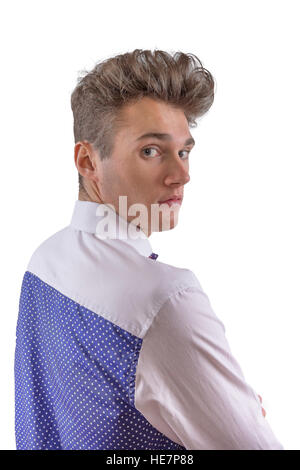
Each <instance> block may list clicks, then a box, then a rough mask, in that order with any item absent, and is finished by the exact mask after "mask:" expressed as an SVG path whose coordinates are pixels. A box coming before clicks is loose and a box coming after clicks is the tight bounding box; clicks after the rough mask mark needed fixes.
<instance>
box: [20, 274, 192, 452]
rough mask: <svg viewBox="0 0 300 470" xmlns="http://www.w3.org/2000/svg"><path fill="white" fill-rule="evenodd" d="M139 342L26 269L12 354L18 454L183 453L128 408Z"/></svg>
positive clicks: (131, 396)
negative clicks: (81, 451) (68, 451)
mask: <svg viewBox="0 0 300 470" xmlns="http://www.w3.org/2000/svg"><path fill="white" fill-rule="evenodd" d="M142 341H143V340H142V339H141V338H138V337H136V336H134V335H132V334H131V333H129V332H127V331H125V330H124V329H122V328H120V327H118V326H117V325H116V324H114V323H112V322H110V321H108V320H106V319H105V318H103V317H101V316H99V315H97V314H95V313H94V312H92V311H91V310H89V309H87V308H85V307H83V306H81V305H79V304H78V303H76V302H74V301H73V300H71V299H69V298H68V297H66V296H64V295H62V294H61V293H60V292H59V291H58V290H56V289H54V288H53V287H51V286H49V285H48V284H46V283H45V282H43V281H42V280H41V279H40V278H38V277H37V276H36V275H34V274H33V273H31V272H29V271H26V273H25V274H24V278H23V282H22V289H21V296H20V303H19V316H18V323H17V337H16V350H15V407H16V408H15V432H16V444H17V449H36V450H39V449H46V450H51V449H74V450H75V449H78V450H79V449H84V450H90V449H94V450H96V449H101V450H110V449H127V450H140V449H145V450H146V449H147V450H152V449H153V450H168V449H170V450H172V449H173V450H177V449H178V450H180V449H184V447H182V446H180V445H178V444H177V443H175V442H173V441H172V440H170V439H169V438H167V437H166V436H165V435H164V434H162V433H160V432H159V431H158V430H157V429H155V428H154V427H153V426H152V425H151V424H150V423H149V421H147V420H146V419H145V417H144V416H143V415H142V414H141V413H140V412H139V411H138V410H137V409H136V408H135V406H134V393H135V373H136V367H137V362H138V358H139V353H140V350H141V346H142Z"/></svg>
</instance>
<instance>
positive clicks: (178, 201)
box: [158, 197, 182, 206]
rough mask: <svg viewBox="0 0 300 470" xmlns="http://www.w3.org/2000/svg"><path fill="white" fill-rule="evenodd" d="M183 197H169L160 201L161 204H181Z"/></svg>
mask: <svg viewBox="0 0 300 470" xmlns="http://www.w3.org/2000/svg"><path fill="white" fill-rule="evenodd" d="M181 202H182V198H181V197H175V198H171V199H167V200H166V201H159V202H158V203H159V205H161V204H168V206H171V205H172V204H181Z"/></svg>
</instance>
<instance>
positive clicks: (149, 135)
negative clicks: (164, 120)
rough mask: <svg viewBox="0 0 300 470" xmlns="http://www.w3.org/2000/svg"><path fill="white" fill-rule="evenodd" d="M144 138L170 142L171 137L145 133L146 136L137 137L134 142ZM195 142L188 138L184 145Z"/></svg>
mask: <svg viewBox="0 0 300 470" xmlns="http://www.w3.org/2000/svg"><path fill="white" fill-rule="evenodd" d="M146 137H152V138H155V139H160V140H172V136H171V135H170V134H162V133H160V132H147V134H143V135H141V136H140V137H138V138H137V139H136V140H142V139H145V138H146ZM195 143H196V142H195V140H194V139H193V137H189V138H188V139H187V140H186V141H185V142H184V145H190V144H194V145H195Z"/></svg>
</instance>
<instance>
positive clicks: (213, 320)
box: [135, 287, 284, 450]
mask: <svg viewBox="0 0 300 470" xmlns="http://www.w3.org/2000/svg"><path fill="white" fill-rule="evenodd" d="M135 383H136V388H135V406H136V408H137V409H138V410H139V411H140V412H141V413H142V414H143V415H144V416H145V417H146V418H147V419H148V421H149V422H150V423H151V424H152V425H153V426H154V427H156V428H157V429H158V430H159V431H160V432H162V433H164V434H165V435H167V436H168V437H169V438H170V439H172V440H173V441H174V442H177V443H178V444H180V445H182V446H184V447H185V448H186V449H190V450H193V449H197V450H270V449H272V450H284V448H283V446H282V445H281V443H280V442H279V441H278V440H277V438H276V436H275V435H274V433H273V431H272V429H271V428H270V425H269V424H268V421H267V419H266V418H265V417H264V416H263V414H262V407H261V403H260V401H259V398H258V395H257V393H256V392H255V391H254V390H253V389H252V388H251V387H250V385H249V384H248V383H247V382H246V381H245V377H244V375H243V372H242V370H241V367H240V365H239V364H238V362H237V361H236V359H235V358H234V357H233V355H232V352H231V350H230V347H229V344H228V341H227V339H226V336H225V327H224V325H223V323H222V322H221V321H220V319H219V318H218V317H217V316H216V315H215V313H214V311H213V309H212V307H211V304H210V301H209V299H208V297H207V295H206V294H205V293H204V292H203V290H202V288H201V287H189V288H185V289H183V290H181V291H180V292H177V293H176V294H173V295H172V296H170V297H169V298H168V300H167V301H166V302H165V303H164V304H163V306H162V307H161V308H160V310H159V312H158V313H157V315H156V316H155V318H154V320H153V322H152V324H151V326H150V328H149V329H148V331H147V333H146V335H145V337H144V339H143V343H142V347H141V351H140V356H139V360H138V364H137V371H136V382H135Z"/></svg>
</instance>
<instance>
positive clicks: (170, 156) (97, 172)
mask: <svg viewBox="0 0 300 470" xmlns="http://www.w3.org/2000/svg"><path fill="white" fill-rule="evenodd" d="M120 117H121V119H122V125H121V127H120V129H119V130H118V132H117V134H116V136H115V140H114V149H113V152H112V154H111V156H110V157H109V158H108V159H105V160H103V161H101V160H100V158H99V155H95V151H94V150H93V149H92V148H91V147H90V146H87V147H85V146H82V143H77V144H76V146H78V147H77V149H76V146H75V160H76V166H77V169H78V171H79V170H81V171H80V173H81V174H82V175H83V176H84V178H85V183H88V184H85V186H86V187H87V189H88V193H89V198H90V199H91V200H94V201H96V202H102V203H105V204H107V203H109V204H112V205H113V206H114V208H115V210H116V212H117V213H118V214H120V215H122V216H123V217H124V218H126V219H127V220H128V221H129V222H131V221H134V222H133V223H134V224H135V225H137V226H139V227H140V228H141V229H142V230H143V231H144V232H145V233H146V235H147V236H150V234H151V232H153V231H161V230H166V229H167V230H168V229H172V228H174V227H175V225H176V224H177V221H178V213H179V210H180V207H181V203H182V201H180V200H179V201H177V203H172V202H170V201H169V202H168V203H165V204H162V203H161V202H162V201H166V200H168V199H171V198H172V197H174V196H178V197H181V198H183V189H184V185H185V184H186V183H187V182H188V181H189V180H190V176H189V152H190V150H191V149H192V147H193V145H194V140H193V138H192V136H191V134H190V132H189V127H188V122H187V119H186V117H185V115H184V113H183V111H182V110H179V109H176V108H174V107H172V106H171V105H169V104H166V103H164V102H161V101H157V100H154V99H152V98H149V97H144V98H142V99H141V100H140V101H138V102H136V103H134V104H130V105H126V107H124V108H123V109H122V110H121V112H120ZM149 133H151V134H163V135H162V136H159V135H156V136H155V135H152V136H146V137H143V136H144V134H149ZM167 134H168V135H167ZM119 196H126V197H127V199H126V198H125V199H126V200H127V211H129V208H130V206H132V205H133V204H137V203H138V204H142V205H143V206H142V207H144V208H145V210H144V211H143V212H144V215H143V217H142V218H140V219H138V216H139V215H141V212H139V210H134V208H135V206H133V207H132V209H133V212H132V213H130V212H127V215H126V216H124V213H123V212H122V210H124V206H123V208H121V207H120V199H119ZM125 199H124V198H123V201H124V200H125ZM136 207H137V206H136ZM140 207H141V206H140ZM121 212H122V213H121ZM151 214H152V215H151Z"/></svg>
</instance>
